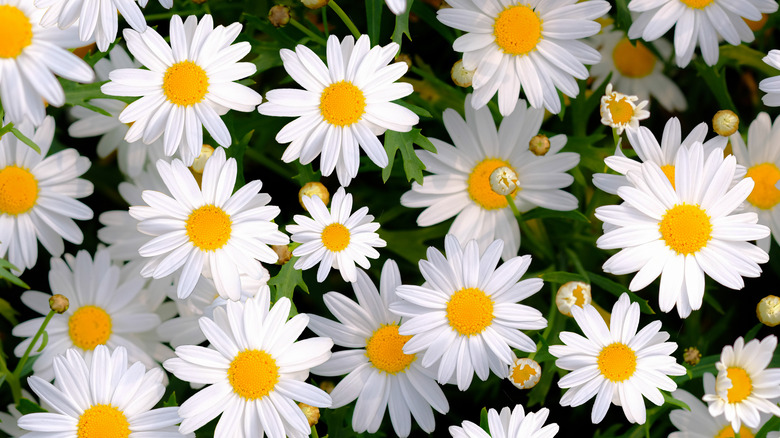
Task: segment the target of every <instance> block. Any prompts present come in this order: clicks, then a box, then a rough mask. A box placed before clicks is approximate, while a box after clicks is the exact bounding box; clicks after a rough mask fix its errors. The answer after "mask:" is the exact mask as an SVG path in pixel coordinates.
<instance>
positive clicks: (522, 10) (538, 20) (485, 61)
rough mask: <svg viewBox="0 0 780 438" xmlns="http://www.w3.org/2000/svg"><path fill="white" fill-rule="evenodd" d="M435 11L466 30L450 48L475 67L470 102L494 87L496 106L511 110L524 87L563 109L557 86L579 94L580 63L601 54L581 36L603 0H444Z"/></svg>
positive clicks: (540, 102) (532, 97)
mask: <svg viewBox="0 0 780 438" xmlns="http://www.w3.org/2000/svg"><path fill="white" fill-rule="evenodd" d="M448 4H449V5H451V6H452V8H446V9H439V10H438V11H437V13H436V17H437V18H438V19H439V21H441V22H442V23H444V24H446V25H447V26H450V27H454V28H455V29H459V30H462V31H464V32H466V34H464V35H463V36H461V37H460V38H458V39H456V40H455V43H454V44H453V45H452V48H453V49H455V51H457V52H463V67H464V68H465V69H466V70H476V71H475V72H474V78H473V81H472V85H473V86H474V99H473V100H472V101H471V104H472V105H473V106H474V108H482V107H483V106H485V104H487V102H488V101H489V100H490V99H491V98H492V97H493V95H494V94H496V91H498V108H499V110H500V112H501V114H502V115H504V116H506V115H509V114H510V113H511V112H512V111H513V110H514V108H515V105H516V104H517V98H518V94H519V93H520V89H521V87H522V89H523V91H524V92H525V97H526V99H527V100H528V102H529V103H530V104H531V106H532V107H534V108H542V106H544V107H545V108H547V109H548V110H549V111H550V112H552V113H558V112H560V110H561V100H560V98H559V97H558V90H560V91H561V92H563V94H566V95H567V96H570V97H575V96H577V93H578V92H579V88H578V87H577V81H576V80H575V79H586V78H587V77H588V70H587V68H585V65H584V64H596V63H598V62H599V61H600V60H601V55H600V54H599V52H598V51H597V50H595V49H593V48H592V47H590V46H588V45H587V44H585V43H583V42H582V41H580V39H581V38H585V37H589V36H592V35H595V34H596V33H598V32H599V30H601V25H600V24H599V23H597V22H595V21H593V20H594V19H596V18H598V17H601V16H602V15H604V14H606V13H607V11H609V8H610V5H609V3H607V2H605V1H602V0H590V1H586V2H579V3H578V2H577V0H559V1H555V0H537V1H534V2H532V3H526V2H523V1H520V0H506V1H503V2H483V1H475V0H453V1H448Z"/></svg>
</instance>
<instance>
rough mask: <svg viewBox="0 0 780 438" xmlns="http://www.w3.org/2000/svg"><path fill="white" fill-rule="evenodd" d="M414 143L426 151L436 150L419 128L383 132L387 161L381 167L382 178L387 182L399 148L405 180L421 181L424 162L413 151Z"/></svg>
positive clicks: (420, 182)
mask: <svg viewBox="0 0 780 438" xmlns="http://www.w3.org/2000/svg"><path fill="white" fill-rule="evenodd" d="M415 144H417V145H419V146H420V147H422V148H423V149H426V150H428V151H431V152H435V151H436V148H435V147H434V146H433V144H432V143H431V142H430V141H429V140H428V139H427V138H426V137H425V136H424V135H422V134H420V130H419V129H412V130H411V131H409V132H396V131H387V132H385V152H386V153H387V159H388V161H387V166H385V168H384V169H382V180H384V181H385V182H387V180H388V179H389V178H390V172H391V171H392V170H393V164H394V163H395V153H396V152H397V151H399V150H400V151H401V158H402V159H403V162H404V173H405V174H406V180H407V181H412V180H414V181H417V183H419V184H422V183H423V173H422V171H423V170H425V164H423V162H422V161H421V160H420V159H419V158H418V157H417V154H416V153H415V152H414V145H415Z"/></svg>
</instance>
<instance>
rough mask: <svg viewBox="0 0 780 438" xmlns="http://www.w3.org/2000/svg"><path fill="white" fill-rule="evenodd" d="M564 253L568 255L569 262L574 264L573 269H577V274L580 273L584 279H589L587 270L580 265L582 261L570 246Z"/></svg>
mask: <svg viewBox="0 0 780 438" xmlns="http://www.w3.org/2000/svg"><path fill="white" fill-rule="evenodd" d="M565 251H566V254H567V255H568V256H569V260H570V261H571V264H572V265H574V270H575V271H577V273H578V274H580V275H582V276H583V277H585V278H586V279H590V277H589V276H588V272H587V271H586V270H585V268H583V267H582V261H581V260H580V256H578V255H577V253H576V252H575V251H574V250H572V249H571V248H566V250H565Z"/></svg>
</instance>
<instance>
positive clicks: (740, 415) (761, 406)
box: [703, 335, 780, 432]
mask: <svg viewBox="0 0 780 438" xmlns="http://www.w3.org/2000/svg"><path fill="white" fill-rule="evenodd" d="M776 347H777V336H775V335H769V336H767V337H766V338H764V340H762V341H759V340H758V339H753V340H751V341H750V342H748V343H747V344H746V343H745V340H744V339H742V337H741V336H740V337H739V338H738V339H737V340H736V342H734V346H731V345H727V346H725V347H723V351H722V352H721V354H720V361H719V362H717V363H716V364H715V367H716V368H717V369H718V376H717V378H715V377H713V376H712V374H709V373H707V374H705V375H704V385H705V387H707V386H709V387H710V388H712V387H714V389H715V390H714V393H710V392H709V391H707V394H705V395H704V398H703V400H704V401H705V402H707V403H708V405H709V411H710V415H712V416H716V415H721V414H723V415H725V416H726V420H727V421H729V422H731V427H732V429H733V430H734V432H737V431H739V430H740V428H741V427H742V424H743V423H744V424H745V425H746V426H747V427H750V428H754V427H757V426H758V424H759V422H760V417H759V413H760V412H767V413H769V414H772V415H774V416H777V417H780V406H778V405H777V401H778V399H780V368H769V369H767V366H768V365H769V362H770V361H771V360H772V355H773V354H774V351H775V348H776ZM713 381H714V385H713Z"/></svg>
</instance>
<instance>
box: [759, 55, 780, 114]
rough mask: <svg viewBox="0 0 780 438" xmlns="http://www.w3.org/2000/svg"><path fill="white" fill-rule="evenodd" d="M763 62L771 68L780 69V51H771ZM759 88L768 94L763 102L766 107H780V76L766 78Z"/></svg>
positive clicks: (763, 98)
mask: <svg viewBox="0 0 780 438" xmlns="http://www.w3.org/2000/svg"><path fill="white" fill-rule="evenodd" d="M763 61H764V62H765V63H767V64H769V65H770V66H772V67H774V68H777V69H780V50H777V49H775V50H770V51H769V53H768V54H767V55H766V56H765V57H764V59H763ZM758 88H759V89H760V90H761V91H763V92H764V93H766V96H764V97H762V98H761V100H762V101H763V102H764V105H766V106H780V76H773V77H771V78H766V79H764V80H762V81H761V82H759V84H758Z"/></svg>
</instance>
